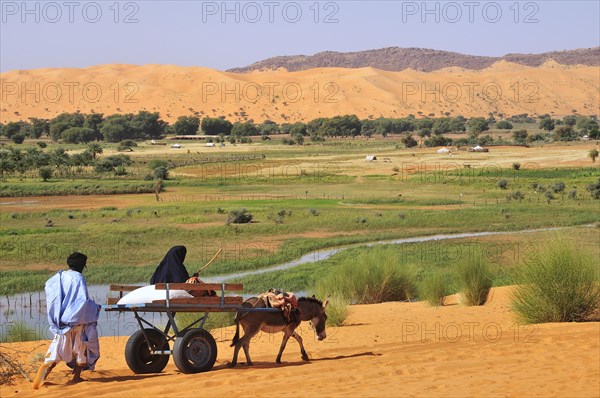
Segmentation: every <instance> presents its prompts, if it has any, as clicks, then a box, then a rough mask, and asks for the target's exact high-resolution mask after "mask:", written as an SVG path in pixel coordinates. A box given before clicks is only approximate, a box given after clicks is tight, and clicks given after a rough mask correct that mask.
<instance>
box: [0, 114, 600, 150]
mask: <svg viewBox="0 0 600 398" xmlns="http://www.w3.org/2000/svg"><path fill="white" fill-rule="evenodd" d="M536 121H537V122H538V127H539V128H540V129H541V130H544V131H547V132H548V133H547V134H546V135H541V134H534V135H531V136H529V135H528V133H527V131H526V130H514V131H513V140H514V142H515V143H519V144H525V143H527V142H532V141H536V140H544V139H547V138H551V139H554V140H556V141H571V140H576V139H578V138H580V137H582V136H588V137H589V138H590V139H598V138H600V137H599V132H598V121H597V119H596V117H594V116H590V117H586V116H575V115H569V116H565V117H564V118H562V119H558V118H552V117H550V115H542V116H541V117H538V118H537V120H536V119H535V118H533V117H531V116H529V115H527V114H521V115H515V116H512V117H509V118H505V119H502V120H499V121H498V120H496V119H495V117H494V116H493V115H490V116H489V117H487V118H484V117H473V118H470V119H467V118H465V117H463V116H456V117H439V118H434V117H420V118H417V117H415V116H414V115H409V116H407V117H404V118H378V119H362V120H361V119H359V118H358V117H357V116H356V115H343V116H334V117H329V118H317V119H314V120H311V121H309V122H307V123H303V122H297V123H281V124H278V123H276V122H274V121H271V120H265V121H263V122H262V123H254V121H253V120H249V121H246V122H235V123H232V122H230V121H229V120H227V119H225V117H217V118H211V117H204V118H202V119H200V118H199V117H198V116H180V117H179V118H178V119H177V120H176V121H175V122H174V123H173V124H170V123H168V122H166V121H164V120H162V119H161V118H160V114H159V113H158V112H147V111H140V112H138V113H137V114H114V115H109V116H106V117H105V116H104V115H103V114H100V113H90V114H83V113H79V112H78V113H62V114H60V115H58V116H56V117H55V118H53V119H42V118H30V119H28V120H27V121H23V120H22V121H16V122H8V123H6V124H5V125H1V124H0V131H1V133H2V135H4V136H5V137H7V138H8V139H10V140H12V141H13V142H15V143H17V144H20V143H22V142H23V141H24V140H25V139H26V138H41V137H42V136H47V137H50V138H51V139H52V140H53V141H56V142H65V143H73V144H81V143H90V142H94V141H105V142H124V141H128V140H146V139H159V138H163V137H165V136H167V135H197V134H204V135H209V136H214V137H215V139H216V140H220V141H221V142H223V141H224V140H225V137H228V138H229V140H230V142H233V143H235V142H236V141H238V140H239V141H241V142H249V140H250V139H249V137H251V136H261V137H262V139H264V140H268V139H270V136H271V135H277V134H286V135H289V136H290V138H285V139H284V140H283V143H285V144H300V145H302V144H303V143H304V142H305V140H307V139H310V140H312V141H313V142H320V141H324V140H325V139H326V138H339V137H342V138H344V137H351V138H354V137H359V136H362V137H367V138H370V137H372V136H373V135H381V136H383V137H387V136H388V135H390V134H404V136H403V138H402V141H403V142H404V144H405V145H406V146H408V147H410V146H415V145H417V141H416V139H415V138H414V137H413V136H412V135H413V134H417V135H418V136H419V137H420V138H421V139H422V141H423V144H424V145H426V146H442V145H450V144H452V143H453V140H452V139H451V138H448V137H446V136H444V134H452V133H463V132H467V133H468V136H467V138H466V139H460V140H455V141H454V143H455V144H458V145H467V144H480V145H481V144H484V145H485V144H489V143H490V142H492V141H493V138H492V137H491V136H489V135H486V136H481V134H482V133H484V132H486V131H488V130H490V129H492V128H493V129H498V130H513V123H535V122H536ZM217 137H218V138H217Z"/></svg>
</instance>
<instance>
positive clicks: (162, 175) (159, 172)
mask: <svg viewBox="0 0 600 398" xmlns="http://www.w3.org/2000/svg"><path fill="white" fill-rule="evenodd" d="M152 174H153V176H154V178H155V179H157V180H168V179H169V169H167V168H166V167H163V166H159V167H157V168H155V169H154V171H153V173H152Z"/></svg>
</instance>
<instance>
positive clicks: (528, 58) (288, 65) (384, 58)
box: [228, 47, 600, 73]
mask: <svg viewBox="0 0 600 398" xmlns="http://www.w3.org/2000/svg"><path fill="white" fill-rule="evenodd" d="M502 60H504V61H508V62H512V63H517V64H521V65H526V66H540V65H542V64H544V63H545V62H547V61H549V60H554V61H555V62H557V63H558V64H562V65H586V66H599V65H600V47H595V48H582V49H577V50H568V51H553V52H547V53H542V54H507V55H505V56H503V57H485V56H476V55H466V54H460V53H456V52H450V51H439V50H430V49H425V48H399V47H389V48H381V49H378V50H368V51H358V52H348V53H340V52H334V51H325V52H321V53H318V54H315V55H292V56H279V57H273V58H268V59H265V60H263V61H259V62H256V63H253V64H251V65H248V66H245V67H241V68H233V69H230V70H228V72H236V73H247V72H251V71H254V70H276V69H279V68H285V69H287V70H288V71H290V72H295V71H302V70H307V69H313V68H331V67H335V68H364V67H372V68H376V69H381V70H385V71H392V72H398V71H403V70H405V69H413V70H416V71H422V72H432V71H436V70H439V69H442V68H447V67H452V66H454V67H461V68H465V69H470V70H481V69H484V68H488V67H490V66H491V65H492V64H494V63H495V62H498V61H502Z"/></svg>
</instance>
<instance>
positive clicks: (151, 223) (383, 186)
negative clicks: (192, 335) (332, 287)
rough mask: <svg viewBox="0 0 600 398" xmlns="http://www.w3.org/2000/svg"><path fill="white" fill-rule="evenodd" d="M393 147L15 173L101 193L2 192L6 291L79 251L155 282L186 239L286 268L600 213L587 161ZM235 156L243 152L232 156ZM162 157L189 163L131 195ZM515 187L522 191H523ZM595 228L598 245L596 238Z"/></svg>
mask: <svg viewBox="0 0 600 398" xmlns="http://www.w3.org/2000/svg"><path fill="white" fill-rule="evenodd" d="M397 147H398V144H397V141H394V140H392V139H389V138H388V139H379V140H376V139H373V140H356V141H350V140H348V141H340V142H331V143H328V145H323V146H317V145H312V146H305V147H297V146H295V147H291V148H286V147H278V146H271V147H268V146H264V145H262V144H261V145H257V146H256V148H255V149H254V150H255V151H264V153H267V155H266V160H265V159H262V158H261V159H251V160H235V159H240V158H239V157H240V156H248V154H251V155H252V154H256V153H259V152H252V151H250V152H224V153H219V154H218V156H217V155H214V154H212V155H210V156H212V161H211V162H209V163H203V162H204V160H205V158H206V157H207V156H208V157H210V156H209V155H205V154H202V155H198V154H194V153H190V154H186V153H178V154H176V155H172V154H171V153H170V152H166V153H165V154H162V155H160V154H154V153H150V154H147V153H145V152H144V151H145V150H146V148H142V149H140V151H141V154H138V155H137V157H136V158H135V159H136V165H135V167H137V168H138V170H140V171H139V172H136V173H133V174H132V175H129V176H124V177H114V176H113V177H110V176H106V178H101V179H90V178H85V179H77V178H75V179H60V180H55V181H52V182H47V183H45V182H41V180H40V179H39V178H35V177H27V178H24V179H23V180H19V179H12V180H11V179H9V180H6V181H4V182H2V183H0V189H2V192H3V196H12V193H14V194H15V195H17V194H18V195H36V196H37V195H39V196H42V195H64V194H74V193H77V194H91V196H50V197H48V198H47V199H46V201H40V199H39V198H33V203H32V204H29V205H27V204H22V205H19V201H21V202H23V201H25V202H26V201H27V198H18V199H14V198H5V199H3V201H2V204H3V205H2V208H1V210H2V211H1V212H0V294H11V293H17V292H24V291H35V290H40V289H41V288H42V287H43V283H44V281H45V280H46V279H47V278H48V277H49V276H50V275H51V274H52V272H54V271H55V270H57V269H60V268H62V267H63V266H64V261H65V258H66V257H67V255H68V254H69V253H70V252H72V251H74V250H79V251H81V252H84V253H86V254H88V256H89V265H90V267H89V269H88V270H87V271H86V272H87V274H86V276H87V278H88V281H89V282H90V283H128V282H140V281H145V280H147V279H148V278H149V276H150V275H151V273H152V271H153V269H154V267H155V266H156V265H157V264H158V262H159V261H160V260H161V259H162V257H163V255H164V254H165V253H166V251H167V250H168V249H169V248H170V247H171V246H174V245H180V244H182V245H185V246H187V248H188V257H187V261H186V266H187V268H188V270H189V271H190V273H191V272H193V271H195V270H196V269H199V268H200V267H201V266H202V265H203V264H204V263H205V262H206V261H208V259H210V258H211V257H212V255H213V254H214V253H215V252H216V251H217V250H218V248H223V255H222V256H221V257H220V258H219V260H218V261H216V262H215V263H214V264H213V265H212V266H211V267H210V268H209V269H208V270H207V271H206V273H205V275H215V274H227V273H233V272H238V271H248V270H253V269H258V268H264V267H268V266H271V265H276V264H279V263H282V262H285V261H289V260H293V259H296V258H299V257H300V256H302V255H303V254H306V253H309V252H311V251H314V250H318V249H321V248H326V247H338V246H343V245H351V244H359V243H364V242H372V241H379V240H386V239H394V238H404V237H413V236H426V235H434V234H444V233H460V232H479V231H519V230H526V229H536V228H548V227H550V228H552V227H566V226H582V225H588V224H593V223H597V222H599V221H600V215H599V213H598V211H597V209H598V204H599V202H598V200H595V199H593V198H592V197H591V195H590V193H589V192H588V191H587V190H586V187H587V186H588V185H589V184H591V183H594V182H595V181H597V180H598V179H599V178H600V171H599V169H598V167H590V166H592V165H591V162H590V165H589V166H585V167H563V168H550V167H537V168H535V169H523V170H520V171H518V172H517V171H515V170H513V169H511V167H510V164H511V162H510V161H508V163H507V164H503V165H500V166H497V167H494V168H487V169H485V168H477V169H469V170H467V169H465V168H456V169H439V168H438V169H436V168H435V167H433V168H432V169H431V170H427V171H426V172H417V173H407V172H406V169H405V168H404V166H403V161H404V160H406V161H407V162H408V161H411V159H412V158H413V156H412V155H411V153H410V152H408V153H407V152H403V151H400V152H398V149H397ZM136 150H137V149H136ZM148 150H149V149H148ZM153 150H155V149H153ZM366 150H368V151H377V153H378V154H382V155H380V156H383V157H385V156H387V155H389V156H396V158H393V159H394V160H393V161H392V162H390V163H386V162H385V161H382V162H379V163H377V164H368V163H366V162H364V160H359V161H357V159H361V157H360V156H362V154H364V153H365V151H366ZM534 150H535V149H532V151H534ZM532 153H533V152H532ZM582 153H583V151H582ZM394 154H395V155H394ZM418 156H424V155H418ZM460 156H467V155H460ZM469 156H471V155H469ZM583 156H584V157H585V153H584V155H583ZM228 157H231V159H234V160H233V161H232V162H230V161H226V160H224V159H227V158H228ZM153 158H163V159H167V160H169V161H171V162H174V163H177V164H181V165H182V166H180V167H175V168H173V169H171V173H172V175H173V178H172V179H170V180H167V181H165V190H164V191H163V192H162V193H161V194H160V199H161V201H156V198H155V195H154V193H140V194H138V195H123V193H130V192H153V189H152V187H153V182H152V181H144V180H143V179H141V178H137V177H136V176H137V175H141V174H143V173H144V172H145V171H143V170H145V169H144V162H147V161H149V160H150V159H153ZM194 158H196V161H195V160H194ZM203 159H204V160H203ZM424 161H426V160H424ZM190 163H191V164H190ZM395 168H396V169H399V172H396V171H395ZM500 179H506V180H507V184H508V186H507V189H501V188H499V187H498V180H500ZM559 182H562V183H564V188H563V190H562V191H560V192H555V193H553V194H552V196H553V199H551V200H549V201H548V198H547V197H546V196H545V195H544V194H543V193H542V192H541V189H540V188H539V186H543V187H544V189H545V190H546V191H551V190H552V187H553V186H555V185H556V184H557V183H559ZM536 184H537V185H536ZM534 187H535V188H534ZM515 191H520V193H521V195H520V196H519V195H517V196H515V195H514V194H513V193H514V192H515ZM571 191H576V192H575V194H572V193H571ZM6 192H8V193H9V194H6V195H5V193H6ZM97 193H104V194H106V193H112V194H113V195H104V196H101V197H99V196H97V195H94V194H97ZM515 197H516V198H517V199H515ZM38 202H39V203H38ZM237 209H247V210H248V211H249V212H250V213H251V214H252V215H253V222H252V223H250V224H230V225H226V220H227V213H228V212H229V211H231V210H237ZM585 230H586V231H587V230H589V228H588V229H585ZM510 239H512V240H520V239H522V238H520V237H519V236H518V235H515V236H514V237H512V238H510ZM593 239H594V238H593V236H592V240H593ZM595 239H596V243H597V242H598V240H597V235H596V238H595ZM445 245H446V243H445V242H435V243H429V244H424V246H426V247H431V248H438V247H445ZM356 250H366V249H356ZM399 250H405V249H404V248H402V249H399ZM428 250H429V249H428ZM345 253H348V252H344V253H341V254H340V256H344V255H347V254H345ZM336 258H337V256H336ZM335 261H338V260H335ZM328 262H329V260H328V261H327V262H326V263H328ZM323 268H324V267H321V266H320V265H318V266H317V265H306V266H301V267H299V268H297V269H295V270H293V271H289V272H285V273H281V275H269V274H264V275H260V276H257V277H248V278H246V280H243V282H245V283H247V284H248V291H256V289H260V288H261V286H262V287H271V286H277V287H281V288H287V289H290V290H292V289H295V290H298V289H301V290H311V289H310V288H311V285H312V284H313V282H315V278H317V277H318V276H319V275H321V271H322V269H323ZM496 278H497V280H496V281H495V283H508V282H510V281H511V278H510V277H509V276H507V275H506V274H503V273H502V272H500V273H499V274H498V275H497V277H496ZM261 280H262V281H263V283H262V284H261Z"/></svg>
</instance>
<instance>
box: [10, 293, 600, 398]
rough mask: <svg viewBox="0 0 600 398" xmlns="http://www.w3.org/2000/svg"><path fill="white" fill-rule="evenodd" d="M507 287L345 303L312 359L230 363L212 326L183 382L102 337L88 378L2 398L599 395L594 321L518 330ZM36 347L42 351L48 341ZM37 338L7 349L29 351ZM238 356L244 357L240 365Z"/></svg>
mask: <svg viewBox="0 0 600 398" xmlns="http://www.w3.org/2000/svg"><path fill="white" fill-rule="evenodd" d="M510 291H511V288H510V287H508V288H506V287H505V288H497V289H494V290H493V296H492V298H491V302H489V303H488V304H487V305H485V306H483V307H463V306H461V305H456V304H455V303H456V297H451V299H450V302H451V305H448V306H445V307H442V308H433V307H430V306H428V305H427V304H425V303H384V304H377V305H360V306H352V307H351V313H350V316H349V317H348V318H347V320H346V323H345V326H343V327H340V328H328V330H327V332H328V337H327V339H326V340H325V341H322V342H317V341H316V339H315V338H313V337H312V336H313V335H312V332H311V331H310V330H309V329H308V327H307V325H303V328H302V335H303V336H304V342H305V345H306V348H307V351H308V353H309V355H310V357H311V361H310V362H306V363H305V362H302V361H301V360H300V353H299V350H298V346H297V344H296V342H295V341H293V340H290V342H289V343H288V347H287V350H286V352H285V353H284V356H283V361H284V363H283V364H281V365H277V364H275V356H276V354H277V350H278V347H279V343H280V341H281V336H280V335H275V336H274V337H272V336H269V335H264V334H262V335H260V336H259V338H257V340H256V341H254V342H253V343H252V344H251V346H250V347H251V348H250V349H251V353H252V355H253V357H252V359H253V361H254V362H255V364H256V365H255V366H254V367H252V368H248V367H247V366H246V365H245V364H241V365H238V367H237V368H235V369H229V368H226V366H225V365H226V364H227V362H228V361H229V360H230V359H231V354H232V349H231V348H229V346H228V345H229V340H230V339H231V337H232V335H233V329H232V328H227V329H223V330H217V331H213V334H214V336H215V338H216V339H217V341H218V343H217V344H218V349H219V355H218V358H217V363H216V365H215V368H214V369H213V370H212V371H210V372H207V373H201V374H192V375H186V374H181V373H179V372H178V371H177V369H176V367H175V365H174V364H173V362H172V360H171V361H170V362H169V365H167V368H166V369H165V370H164V371H163V372H162V373H160V374H153V375H135V374H133V373H132V372H131V371H130V370H129V368H128V367H127V365H126V363H125V359H124V354H123V353H124V347H125V343H126V339H125V338H119V339H115V338H106V337H105V338H102V341H101V350H102V357H101V358H100V361H99V363H98V366H97V370H96V371H95V372H93V373H89V374H85V373H84V377H85V378H87V381H86V382H83V383H80V384H78V385H74V386H65V385H64V384H65V382H67V381H68V379H69V378H70V375H69V374H68V372H67V368H66V366H65V365H64V364H60V365H59V366H58V367H57V369H56V370H55V372H54V373H53V374H52V375H51V376H50V378H49V380H48V383H47V384H46V385H45V386H43V387H42V388H41V389H40V390H39V391H34V390H32V389H31V383H28V382H25V381H21V380H17V383H16V385H13V386H2V387H1V389H0V396H2V397H3V398H4V397H14V396H19V397H25V396H40V397H42V396H43V397H65V396H69V397H90V396H92V397H116V396H136V397H156V396H161V397H163V396H165V397H166V396H169V397H192V396H194V397H195V396H202V397H242V396H243V397H266V396H271V397H272V396H286V397H288V396H291V397H311V396H315V397H337V396H348V397H399V396H420V397H435V396H440V397H447V396H453V397H465V396H478V397H483V396H486V397H498V396H503V397H505V396H528V397H542V396H543V397H565V396H577V397H597V396H599V394H600V347H599V341H600V323H597V322H589V323H579V324H574V323H568V324H542V325H532V326H523V325H520V326H519V325H517V324H516V323H515V319H514V314H513V313H512V312H511V311H510V310H509V308H508V307H509V303H510V300H509V294H510ZM41 344H42V346H41V347H39V348H38V349H37V352H45V349H46V348H47V342H41ZM39 345H40V342H30V343H19V344H13V345H11V346H12V347H18V348H21V349H32V348H33V347H35V346H39ZM240 360H241V361H244V357H243V355H241V358H240Z"/></svg>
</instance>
